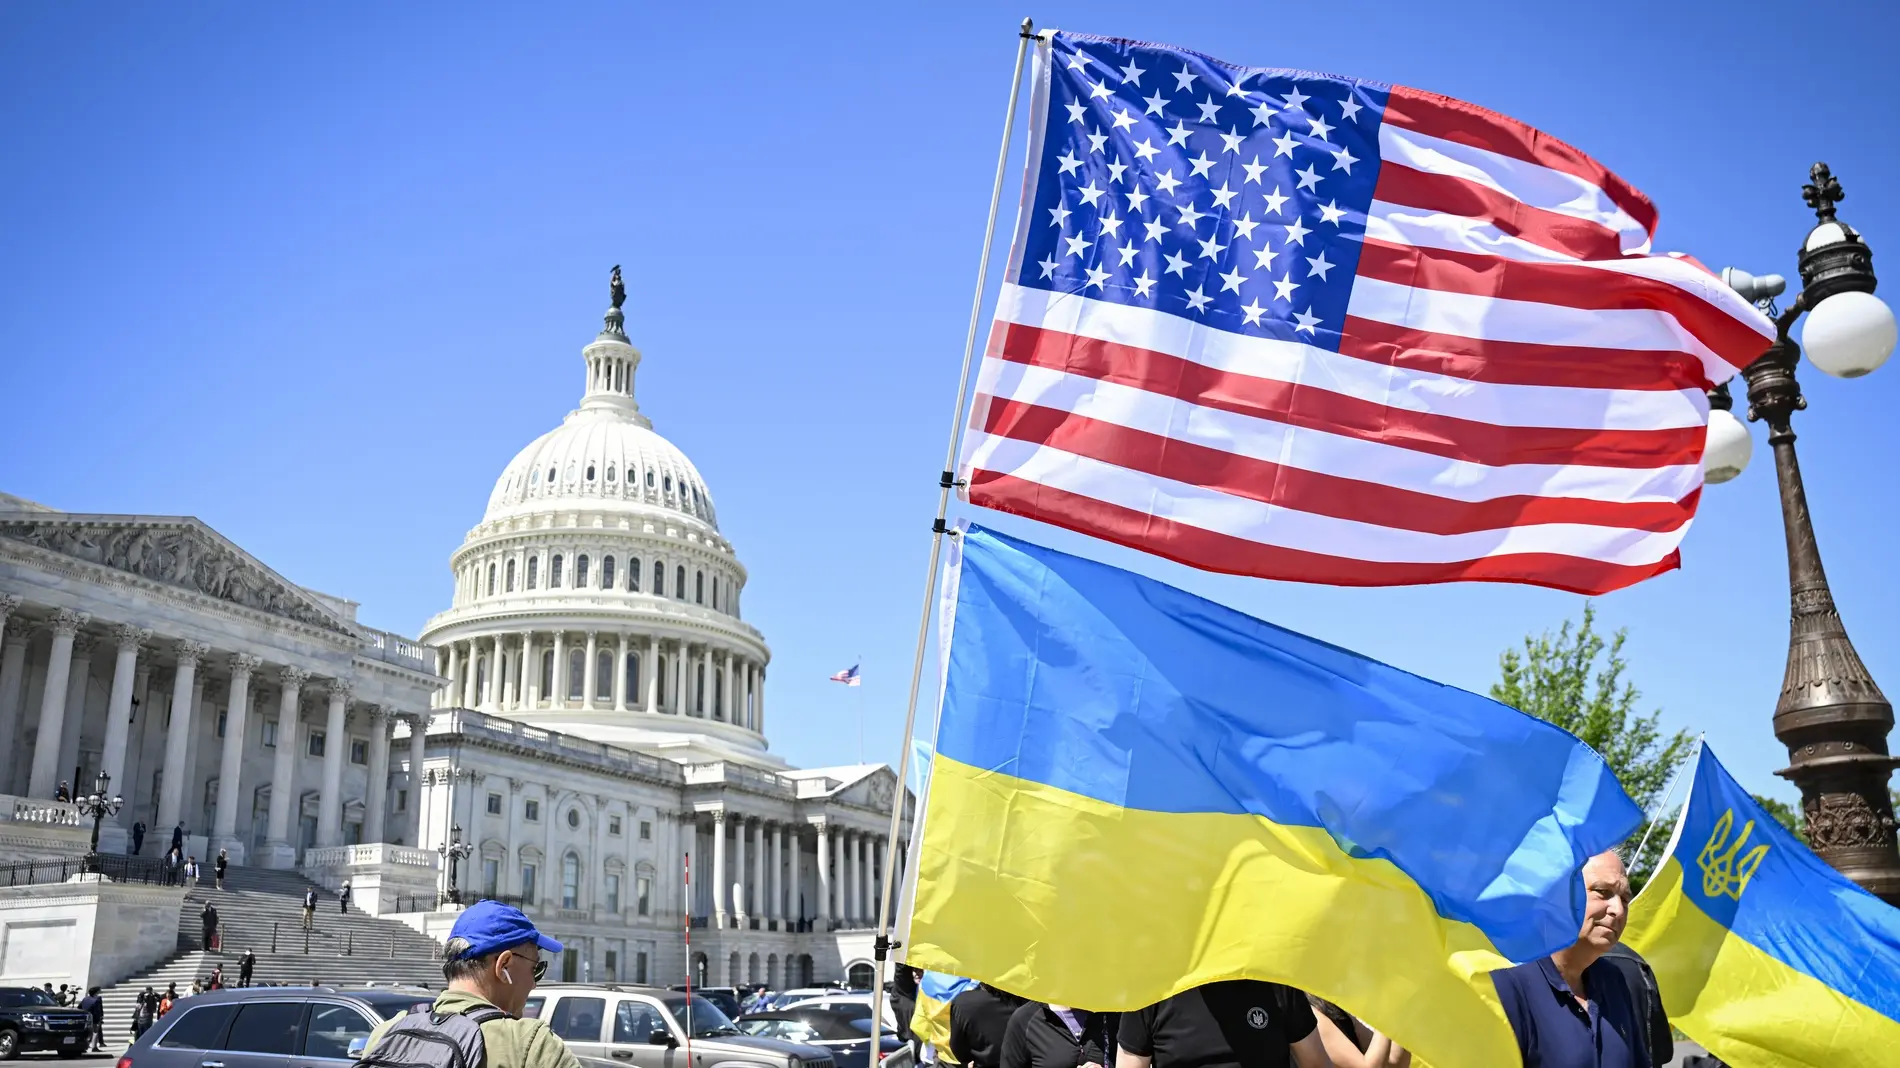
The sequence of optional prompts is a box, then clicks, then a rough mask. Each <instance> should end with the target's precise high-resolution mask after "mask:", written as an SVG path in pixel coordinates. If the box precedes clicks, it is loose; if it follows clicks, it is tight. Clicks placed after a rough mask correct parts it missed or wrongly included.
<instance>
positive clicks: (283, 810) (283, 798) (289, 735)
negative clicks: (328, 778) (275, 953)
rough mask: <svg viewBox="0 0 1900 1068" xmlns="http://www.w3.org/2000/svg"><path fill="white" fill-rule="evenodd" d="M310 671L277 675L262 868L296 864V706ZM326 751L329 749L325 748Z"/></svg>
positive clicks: (291, 669) (295, 670) (299, 751)
mask: <svg viewBox="0 0 1900 1068" xmlns="http://www.w3.org/2000/svg"><path fill="white" fill-rule="evenodd" d="M309 678H310V673H309V672H308V671H305V670H304V669H302V668H298V667H287V668H285V669H284V670H283V671H281V672H279V673H278V675H277V680H278V682H279V683H280V684H281V685H282V686H283V690H282V691H281V692H280V693H279V694H278V695H277V752H276V753H275V754H273V755H272V759H271V780H270V814H269V816H268V817H267V818H266V821H265V829H264V855H263V856H262V857H261V858H259V859H261V860H262V861H263V863H264V866H265V867H269V868H290V867H294V866H295V865H296V863H297V846H296V843H294V842H292V841H291V840H290V806H291V804H292V803H293V802H294V801H296V800H297V763H298V757H300V756H302V755H303V748H302V746H300V745H299V744H298V742H299V741H301V739H300V738H299V737H298V731H297V720H298V715H297V708H298V703H299V702H300V701H302V700H303V684H304V682H305V681H307V680H308V679H309ZM324 751H325V752H329V750H327V749H326V750H324Z"/></svg>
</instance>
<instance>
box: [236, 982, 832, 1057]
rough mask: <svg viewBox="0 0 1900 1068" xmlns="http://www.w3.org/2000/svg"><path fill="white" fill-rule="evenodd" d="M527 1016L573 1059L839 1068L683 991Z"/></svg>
mask: <svg viewBox="0 0 1900 1068" xmlns="http://www.w3.org/2000/svg"><path fill="white" fill-rule="evenodd" d="M522 1015H524V1016H535V1017H539V1018H540V1019H542V1020H544V1021H546V1022H547V1025H548V1027H549V1029H550V1030H552V1031H553V1032H554V1033H555V1034H557V1035H559V1036H561V1038H562V1039H563V1040H564V1041H566V1042H567V1046H568V1048H569V1049H571V1050H573V1051H574V1054H575V1056H578V1057H596V1058H612V1059H613V1060H615V1061H618V1062H619V1063H620V1064H622V1065H632V1066H633V1068H714V1066H717V1068H836V1065H835V1064H834V1062H833V1061H832V1058H831V1053H830V1051H828V1050H826V1049H824V1048H823V1047H820V1046H811V1045H805V1044H802V1043H797V1042H786V1041H783V1040H780V1039H773V1038H756V1037H753V1036H751V1035H746V1034H742V1033H740V1031H739V1029H738V1028H736V1027H734V1026H733V1023H732V1020H731V1018H730V1017H728V1016H727V1015H726V1014H725V1013H724V1012H723V1011H722V1010H721V1009H720V1008H719V1006H718V1005H716V1004H714V1003H713V1002H712V1001H711V1000H709V999H707V998H702V997H700V996H699V991H697V990H695V991H693V1000H692V1012H691V1019H690V1020H688V1013H687V1001H686V994H685V993H684V992H683V991H677V990H661V989H659V988H657V987H646V986H614V985H606V986H600V985H588V984H581V983H546V984H543V985H541V986H539V987H536V988H535V991H534V993H533V994H532V995H530V996H529V998H528V1004H527V1007H526V1008H525V1009H524V1010H523V1013H522ZM689 1025H690V1026H689ZM689 1045H690V1047H691V1049H692V1062H691V1063H690V1064H689V1063H688V1062H687V1061H686V1050H687V1047H688V1046H689ZM226 1068H232V1066H229V1065H227V1066H226Z"/></svg>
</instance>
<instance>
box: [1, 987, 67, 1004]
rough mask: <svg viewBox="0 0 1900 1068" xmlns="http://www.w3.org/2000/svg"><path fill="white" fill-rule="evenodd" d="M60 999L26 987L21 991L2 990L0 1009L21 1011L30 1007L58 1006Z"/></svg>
mask: <svg viewBox="0 0 1900 1068" xmlns="http://www.w3.org/2000/svg"><path fill="white" fill-rule="evenodd" d="M58 1004H59V999H57V998H55V997H54V996H53V995H51V994H48V993H47V992H46V991H44V990H40V989H37V988H35V987H30V986H29V987H25V988H22V989H20V990H0V1008H5V1009H20V1008H27V1007H29V1006H38V1005H51V1006H57V1005H58Z"/></svg>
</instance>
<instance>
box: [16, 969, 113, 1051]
mask: <svg viewBox="0 0 1900 1068" xmlns="http://www.w3.org/2000/svg"><path fill="white" fill-rule="evenodd" d="M91 1037H92V1017H91V1016H89V1015H87V1014H86V1013H83V1012H81V1011H79V1010H78V1009H68V1008H62V1007H60V1004H59V1000H58V999H57V998H55V997H53V995H51V994H48V993H47V992H46V991H44V990H41V989H40V988H39V987H36V986H0V1060H11V1059H13V1058H14V1057H17V1056H19V1055H20V1054H22V1053H30V1052H33V1051H35V1050H49V1049H50V1050H54V1051H56V1052H58V1053H59V1055H60V1056H62V1057H77V1056H79V1055H80V1054H81V1053H84V1052H85V1051H86V1047H87V1045H89V1042H88V1041H87V1040H88V1039H89V1038H91Z"/></svg>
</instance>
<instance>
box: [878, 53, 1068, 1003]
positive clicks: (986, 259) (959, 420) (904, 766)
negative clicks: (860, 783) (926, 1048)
mask: <svg viewBox="0 0 1900 1068" xmlns="http://www.w3.org/2000/svg"><path fill="white" fill-rule="evenodd" d="M1035 38H1036V33H1035V22H1034V21H1033V20H1031V19H1024V20H1023V24H1022V27H1021V28H1020V29H1019V30H1018V31H1017V34H1016V74H1015V76H1014V77H1013V78H1011V79H1010V83H1009V108H1008V110H1007V111H1006V112H1004V115H1003V144H1002V147H1000V148H999V149H997V151H996V182H995V184H994V186H993V187H992V188H991V189H990V215H989V220H988V222H987V223H985V224H984V227H983V256H982V258H981V259H979V260H978V261H977V265H976V294H975V295H974V296H973V297H971V298H970V330H969V333H968V334H967V335H966V336H965V337H964V339H963V370H962V372H961V373H960V374H959V375H958V376H957V402H956V407H955V408H953V409H952V410H951V412H950V447H949V450H948V451H947V452H946V453H945V454H944V459H943V474H942V475H941V476H940V477H939V478H938V480H937V517H936V519H935V520H934V521H933V522H932V523H931V524H930V567H929V568H928V570H927V571H926V573H925V576H924V598H923V600H924V607H923V612H922V618H920V619H919V620H918V621H917V651H916V655H915V656H914V657H913V658H912V660H911V666H910V697H909V698H908V700H907V701H906V703H905V707H904V737H903V744H902V745H901V746H900V748H899V752H898V757H897V789H896V790H894V791H892V799H891V829H890V833H889V834H887V835H885V836H884V888H885V892H884V893H881V894H879V895H878V902H877V941H876V942H875V943H874V944H873V945H874V947H875V951H874V956H875V958H876V974H875V976H874V977H873V978H872V981H871V1021H872V1023H871V1031H872V1034H873V1035H874V1036H875V1035H877V1034H879V1033H881V1030H882V1027H883V1020H884V964H885V961H887V960H888V959H889V958H890V955H891V954H890V951H891V949H892V948H893V943H892V942H891V895H890V893H889V890H890V886H891V871H892V869H893V868H894V867H895V866H896V864H897V835H898V832H899V831H901V830H902V829H903V824H904V796H905V794H906V793H907V792H908V789H909V787H908V783H907V781H906V777H907V775H908V774H909V770H910V736H911V732H912V731H913V730H915V729H916V728H917V687H918V684H919V683H920V681H921V680H922V679H923V673H924V646H925V643H926V642H927V641H928V639H929V636H930V609H931V606H932V605H933V603H934V602H935V600H936V592H937V567H938V565H939V564H941V563H942V562H943V537H944V534H945V533H947V531H948V528H947V527H945V526H944V522H943V520H944V516H945V515H946V514H947V513H948V512H949V510H950V491H951V490H952V489H953V488H955V486H956V469H957V452H958V450H959V448H960V447H961V446H962V444H963V403H964V394H965V393H967V392H968V391H969V388H970V361H971V359H972V358H973V357H974V356H975V353H976V334H977V330H978V328H979V327H980V326H981V321H982V317H983V288H984V285H985V283H986V282H987V281H988V280H989V270H990V249H991V246H992V245H993V244H994V242H995V240H996V212H997V208H998V207H999V206H1000V205H1001V204H1002V201H1003V172H1004V171H1005V170H1007V169H1008V167H1009V142H1010V137H1011V136H1012V135H1013V134H1014V133H1015V128H1016V100H1017V98H1018V97H1019V96H1020V95H1021V93H1022V85H1023V57H1024V56H1026V55H1027V54H1028V52H1029V42H1030V41H1032V40H1035ZM922 815H923V814H922V813H921V812H920V813H918V816H919V818H921V817H922ZM911 863H912V864H915V863H917V858H916V857H912V858H911ZM874 1041H875V1039H874Z"/></svg>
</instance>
